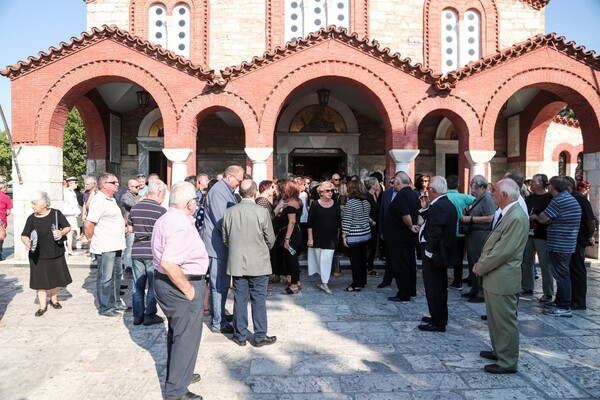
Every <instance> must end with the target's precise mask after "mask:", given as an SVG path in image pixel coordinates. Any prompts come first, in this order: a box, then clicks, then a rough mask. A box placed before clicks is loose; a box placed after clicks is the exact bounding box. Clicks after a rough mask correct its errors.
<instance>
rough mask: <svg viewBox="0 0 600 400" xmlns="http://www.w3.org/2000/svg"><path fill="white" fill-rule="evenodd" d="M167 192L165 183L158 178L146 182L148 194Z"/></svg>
mask: <svg viewBox="0 0 600 400" xmlns="http://www.w3.org/2000/svg"><path fill="white" fill-rule="evenodd" d="M161 191H164V192H165V193H166V192H167V185H165V183H164V182H163V181H161V180H160V179H157V180H154V181H150V182H149V183H148V194H158V193H159V192H161Z"/></svg>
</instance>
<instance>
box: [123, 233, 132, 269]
mask: <svg viewBox="0 0 600 400" xmlns="http://www.w3.org/2000/svg"><path fill="white" fill-rule="evenodd" d="M133 239H135V233H133V232H131V233H126V234H125V252H124V254H123V266H124V267H125V271H131V269H132V268H133V262H132V260H131V247H132V246H133Z"/></svg>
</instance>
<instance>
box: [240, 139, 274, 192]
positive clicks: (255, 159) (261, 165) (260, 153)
mask: <svg viewBox="0 0 600 400" xmlns="http://www.w3.org/2000/svg"><path fill="white" fill-rule="evenodd" d="M244 151H245V152H246V154H247V155H248V158H250V160H251V161H252V179H253V180H254V182H256V184H257V185H258V184H259V183H260V182H261V181H264V180H265V179H267V176H268V175H267V160H268V159H269V157H271V154H273V148H272V147H246V148H245V149H244Z"/></svg>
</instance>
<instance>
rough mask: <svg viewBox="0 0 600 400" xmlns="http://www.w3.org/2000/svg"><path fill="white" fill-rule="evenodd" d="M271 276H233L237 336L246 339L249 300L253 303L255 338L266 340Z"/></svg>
mask: <svg viewBox="0 0 600 400" xmlns="http://www.w3.org/2000/svg"><path fill="white" fill-rule="evenodd" d="M268 286H269V276H268V275H264V276H234V277H233V328H234V330H235V336H236V337H237V338H238V339H240V340H246V335H247V333H248V300H250V304H251V305H252V326H254V340H255V341H261V340H265V337H266V336H267V301H266V299H267V287H268Z"/></svg>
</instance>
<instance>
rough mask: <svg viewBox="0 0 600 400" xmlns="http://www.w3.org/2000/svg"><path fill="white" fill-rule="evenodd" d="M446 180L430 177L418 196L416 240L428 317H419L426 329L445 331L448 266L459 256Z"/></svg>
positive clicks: (454, 219)
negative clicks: (420, 220) (419, 220)
mask: <svg viewBox="0 0 600 400" xmlns="http://www.w3.org/2000/svg"><path fill="white" fill-rule="evenodd" d="M447 192H448V186H447V184H446V179H444V178H443V177H441V176H434V177H433V178H432V179H431V182H430V183H429V187H428V188H427V193H428V197H429V199H428V198H427V197H426V196H421V210H419V212H420V214H421V216H422V217H423V219H424V220H425V223H424V224H423V226H422V227H421V232H420V234H419V241H420V242H421V250H422V251H423V257H422V261H423V283H424V284H425V295H426V296H427V306H428V307H429V314H430V315H431V317H423V319H422V321H423V322H425V325H419V327H418V328H419V329H420V330H422V331H427V332H446V325H447V324H448V277H447V275H448V266H451V265H454V264H456V263H457V262H458V261H459V259H460V254H459V252H458V243H457V240H456V220H457V218H458V216H457V212H456V207H454V205H453V204H452V202H451V201H450V200H449V199H448V197H447V196H446V193H447Z"/></svg>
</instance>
